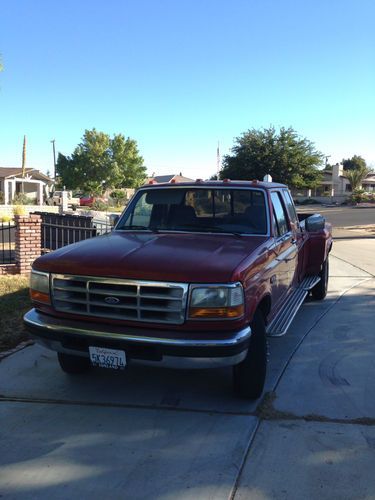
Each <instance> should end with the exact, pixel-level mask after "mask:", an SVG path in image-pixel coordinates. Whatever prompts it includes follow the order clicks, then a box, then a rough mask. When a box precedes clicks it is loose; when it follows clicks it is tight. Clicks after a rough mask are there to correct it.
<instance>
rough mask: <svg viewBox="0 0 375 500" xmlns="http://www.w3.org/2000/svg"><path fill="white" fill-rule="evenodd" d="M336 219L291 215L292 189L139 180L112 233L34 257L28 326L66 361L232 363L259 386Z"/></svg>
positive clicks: (314, 280) (243, 381)
mask: <svg viewBox="0 0 375 500" xmlns="http://www.w3.org/2000/svg"><path fill="white" fill-rule="evenodd" d="M331 247H332V234H331V226H330V224H327V223H326V222H325V220H324V218H323V217H322V216H320V215H319V214H314V215H311V216H303V217H301V218H300V219H299V217H298V216H297V213H296V210H295V207H294V204H293V200H292V198H291V195H290V192H289V190H288V188H287V186H285V185H283V184H276V183H272V182H259V181H229V180H226V181H207V182H203V181H200V180H198V181H196V182H189V183H181V184H178V183H175V184H151V185H146V186H144V187H142V188H140V189H139V190H138V191H137V193H136V195H135V196H134V197H133V199H132V201H131V202H130V204H129V205H128V206H127V208H126V209H125V211H124V212H123V214H122V215H121V216H120V218H119V220H118V221H117V224H116V226H115V228H114V230H113V231H112V232H111V233H109V234H105V235H103V236H99V237H96V238H93V239H90V240H85V241H81V242H79V243H76V244H73V245H70V246H68V247H64V248H62V249H60V250H57V251H55V252H52V253H50V254H47V255H44V256H42V257H40V258H38V259H37V260H36V261H35V262H34V265H33V270H32V273H31V283H30V294H31V299H32V302H33V306H34V307H33V309H32V310H31V311H29V312H28V313H27V314H26V315H25V317H24V321H25V324H26V327H27V328H28V330H29V331H30V333H31V335H32V336H33V337H34V338H36V339H37V340H38V341H39V342H40V343H42V344H43V345H45V346H46V347H48V348H50V349H53V350H55V351H57V352H58V360H59V363H60V366H61V368H62V369H63V370H64V371H65V372H67V373H72V374H73V373H78V372H81V371H84V370H87V369H88V368H89V367H90V366H98V367H102V368H108V369H114V370H121V369H124V368H125V366H126V365H127V364H129V365H131V364H133V363H143V364H147V365H150V364H152V365H155V366H168V367H174V368H208V367H210V368H214V367H223V366H232V367H233V382H234V389H235V390H236V392H237V393H238V394H240V395H241V396H243V397H247V398H250V399H254V398H258V397H259V396H260V395H261V394H262V391H263V387H264V382H265V376H266V369H267V340H266V335H273V336H282V335H284V334H285V333H286V331H287V330H288V327H289V325H290V323H291V321H292V320H293V318H294V316H295V314H296V313H297V311H298V309H299V307H300V306H301V304H302V303H303V301H304V299H305V297H306V296H307V295H308V294H311V295H312V297H313V298H315V299H317V300H321V299H323V298H324V297H325V296H326V293H327V286H328V274H329V266H328V257H329V252H330V250H331Z"/></svg>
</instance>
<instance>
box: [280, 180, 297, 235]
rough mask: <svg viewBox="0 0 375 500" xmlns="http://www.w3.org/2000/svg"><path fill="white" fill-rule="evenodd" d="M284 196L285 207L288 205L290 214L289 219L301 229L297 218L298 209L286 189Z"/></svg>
mask: <svg viewBox="0 0 375 500" xmlns="http://www.w3.org/2000/svg"><path fill="white" fill-rule="evenodd" d="M283 194H284V200H285V205H286V209H287V211H288V214H289V218H290V220H291V221H292V222H294V224H296V227H297V228H298V227H299V222H298V216H297V212H296V209H295V207H294V203H293V200H292V197H291V196H290V193H289V191H287V190H286V189H285V190H284V191H283Z"/></svg>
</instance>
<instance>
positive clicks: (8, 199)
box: [0, 167, 53, 205]
mask: <svg viewBox="0 0 375 500" xmlns="http://www.w3.org/2000/svg"><path fill="white" fill-rule="evenodd" d="M52 184H53V179H51V178H50V177H48V176H47V175H45V174H43V173H42V172H40V171H39V170H36V169H34V168H26V169H25V175H24V177H23V176H22V168H16V167H14V168H13V167H0V192H2V193H3V197H4V204H5V205H10V204H11V203H12V200H13V198H14V196H15V195H16V194H17V193H24V194H25V195H26V196H28V197H29V198H33V199H35V200H36V202H37V204H38V205H42V204H43V200H44V199H45V198H46V197H47V195H48V191H49V188H50V186H51V185H52Z"/></svg>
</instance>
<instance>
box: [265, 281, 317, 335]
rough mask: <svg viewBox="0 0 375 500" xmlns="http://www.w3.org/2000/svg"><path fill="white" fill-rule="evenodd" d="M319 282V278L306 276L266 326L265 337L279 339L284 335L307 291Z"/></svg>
mask: <svg viewBox="0 0 375 500" xmlns="http://www.w3.org/2000/svg"><path fill="white" fill-rule="evenodd" d="M319 281H320V276H307V277H306V278H305V279H304V280H303V281H302V282H301V283H300V284H299V286H298V288H296V289H295V290H294V292H293V293H292V294H291V295H290V296H289V297H288V300H287V301H286V303H285V304H284V305H283V307H282V309H281V311H280V313H279V314H278V315H277V316H276V317H275V318H274V319H273V320H272V321H271V323H270V324H269V325H268V326H267V335H268V336H269V337H281V336H282V335H285V334H286V332H287V330H288V328H289V326H290V324H291V322H292V321H293V319H294V316H295V315H296V314H297V312H298V310H299V308H300V307H301V305H302V304H303V301H304V300H305V298H306V295H307V294H308V293H309V290H311V288H313V287H314V286H315V285H316V284H317V283H319Z"/></svg>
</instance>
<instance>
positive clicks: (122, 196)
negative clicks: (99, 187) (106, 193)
mask: <svg viewBox="0 0 375 500" xmlns="http://www.w3.org/2000/svg"><path fill="white" fill-rule="evenodd" d="M110 197H111V199H112V200H113V204H114V206H115V207H120V206H121V205H125V203H126V202H127V199H128V197H127V196H126V193H125V191H122V190H121V189H116V190H115V191H112V193H111V194H110Z"/></svg>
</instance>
